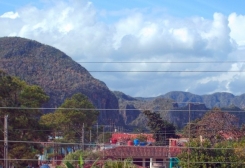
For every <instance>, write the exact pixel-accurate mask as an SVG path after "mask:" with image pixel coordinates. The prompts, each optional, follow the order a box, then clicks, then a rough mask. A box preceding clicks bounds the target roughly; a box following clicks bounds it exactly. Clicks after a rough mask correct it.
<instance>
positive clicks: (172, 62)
mask: <svg viewBox="0 0 245 168" xmlns="http://www.w3.org/2000/svg"><path fill="white" fill-rule="evenodd" d="M77 63H86V64H121V63H122V64H144V63H149V64H198V63H200V64H207V63H214V64H215V63H217V64H220V63H245V61H78V62H77Z"/></svg>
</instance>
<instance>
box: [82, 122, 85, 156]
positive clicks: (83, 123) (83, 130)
mask: <svg viewBox="0 0 245 168" xmlns="http://www.w3.org/2000/svg"><path fill="white" fill-rule="evenodd" d="M84 137H85V136H84V123H83V128H82V150H83V151H84Z"/></svg>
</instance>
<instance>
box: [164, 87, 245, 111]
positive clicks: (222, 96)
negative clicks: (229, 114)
mask: <svg viewBox="0 0 245 168" xmlns="http://www.w3.org/2000/svg"><path fill="white" fill-rule="evenodd" d="M160 97H163V98H168V99H172V100H174V101H176V102H185V103H187V102H197V103H204V104H205V105H206V107H208V108H213V107H228V106H231V105H235V106H237V107H239V108H241V109H243V108H245V94H242V95H240V96H235V95H233V94H231V93H227V92H217V93H213V94H208V95H197V94H192V93H190V92H182V91H172V92H168V93H166V94H164V95H161V96H160Z"/></svg>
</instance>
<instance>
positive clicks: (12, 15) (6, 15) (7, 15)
mask: <svg viewBox="0 0 245 168" xmlns="http://www.w3.org/2000/svg"><path fill="white" fill-rule="evenodd" d="M18 17H19V14H18V13H17V12H16V13H14V12H12V11H11V12H6V13H4V14H3V15H1V16H0V18H9V19H16V18H18Z"/></svg>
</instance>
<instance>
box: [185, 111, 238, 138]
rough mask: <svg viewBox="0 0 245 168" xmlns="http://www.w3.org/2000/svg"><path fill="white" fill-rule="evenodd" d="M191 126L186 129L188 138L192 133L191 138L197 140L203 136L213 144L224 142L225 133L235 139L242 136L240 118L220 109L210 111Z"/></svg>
mask: <svg viewBox="0 0 245 168" xmlns="http://www.w3.org/2000/svg"><path fill="white" fill-rule="evenodd" d="M189 124H190V127H189V125H187V126H186V127H185V128H184V135H185V136H186V137H189V135H188V133H189V131H190V134H191V135H190V138H197V137H199V136H200V135H201V136H202V137H203V138H207V139H209V140H210V141H211V142H212V143H215V142H218V141H222V140H224V138H225V137H223V136H222V134H224V133H225V134H229V135H231V136H234V137H237V136H240V135H242V134H241V131H240V129H239V122H238V118H237V117H236V116H235V115H232V114H230V113H228V112H223V111H221V110H220V109H219V108H214V109H212V110H210V111H208V112H207V113H206V114H205V115H204V116H203V117H202V118H201V119H198V120H195V121H194V122H192V123H189ZM189 128H190V130H189ZM234 137H233V138H234Z"/></svg>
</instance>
